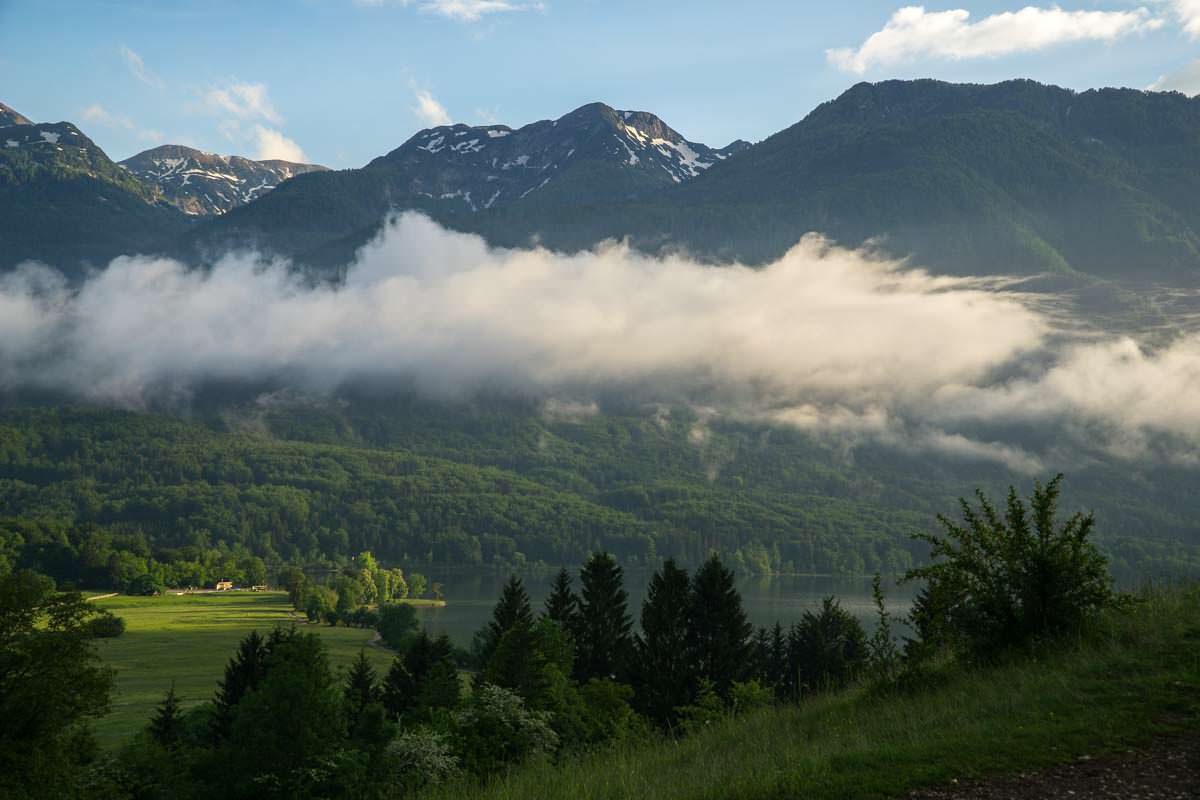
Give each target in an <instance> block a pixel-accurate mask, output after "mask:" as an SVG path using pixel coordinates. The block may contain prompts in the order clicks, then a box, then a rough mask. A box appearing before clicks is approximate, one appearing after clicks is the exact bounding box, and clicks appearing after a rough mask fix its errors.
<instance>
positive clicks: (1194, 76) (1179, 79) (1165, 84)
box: [1146, 61, 1200, 97]
mask: <svg viewBox="0 0 1200 800" xmlns="http://www.w3.org/2000/svg"><path fill="white" fill-rule="evenodd" d="M1146 88H1147V89H1148V90H1149V91H1152V92H1182V93H1183V94H1186V95H1188V96H1189V97H1194V96H1195V95H1198V94H1200V61H1193V62H1191V63H1189V64H1186V65H1185V66H1184V67H1183V68H1182V69H1178V70H1176V71H1175V72H1172V73H1170V74H1169V75H1163V76H1162V77H1160V78H1159V79H1158V80H1156V81H1155V82H1154V83H1152V84H1150V85H1149V86H1147V87H1146Z"/></svg>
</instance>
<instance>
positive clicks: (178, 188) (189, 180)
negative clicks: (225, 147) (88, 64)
mask: <svg viewBox="0 0 1200 800" xmlns="http://www.w3.org/2000/svg"><path fill="white" fill-rule="evenodd" d="M119 163H120V166H122V167H124V168H125V169H127V170H129V172H131V173H132V174H134V175H136V176H137V177H138V178H140V179H141V180H143V181H144V182H146V183H149V184H153V185H154V186H157V187H158V188H159V190H161V191H162V193H163V196H164V197H165V198H166V199H167V201H168V202H170V203H171V205H173V206H175V207H176V208H178V209H179V210H180V211H182V212H183V213H185V214H188V215H191V216H206V215H210V214H224V213H225V212H226V211H229V210H230V209H233V208H236V207H238V206H242V205H245V204H246V203H249V202H250V201H252V200H256V199H258V198H259V197H262V196H263V195H264V194H266V193H267V192H269V191H271V190H272V189H274V188H275V187H276V186H278V185H279V184H281V183H283V182H284V181H286V180H287V179H288V178H291V177H293V176H296V175H302V174H304V173H306V172H317V171H321V170H325V169H328V168H327V167H322V166H320V165H318V164H296V163H293V162H291V161H282V160H279V159H266V160H263V161H252V160H251V159H249V158H242V157H241V156H221V155H216V154H214V153H205V152H203V151H201V150H196V149H194V148H191V147H184V146H182V145H177V144H165V145H162V146H161V147H155V148H152V149H150V150H146V151H144V152H141V153H138V154H137V155H135V156H131V157H130V158H127V159H125V160H124V161H121V162H119Z"/></svg>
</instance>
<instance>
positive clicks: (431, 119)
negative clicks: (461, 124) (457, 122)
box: [412, 89, 453, 127]
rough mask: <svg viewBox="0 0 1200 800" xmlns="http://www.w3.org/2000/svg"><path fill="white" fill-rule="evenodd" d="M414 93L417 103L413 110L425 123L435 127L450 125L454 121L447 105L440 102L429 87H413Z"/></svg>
mask: <svg viewBox="0 0 1200 800" xmlns="http://www.w3.org/2000/svg"><path fill="white" fill-rule="evenodd" d="M413 94H414V96H415V97H416V100H417V104H416V105H415V106H413V108H412V112H413V113H414V114H416V116H417V119H419V120H421V122H422V123H423V124H425V125H427V126H429V127H435V126H438V125H449V124H451V123H452V122H453V120H452V119H451V118H450V112H448V111H446V107H445V106H443V105H442V104H441V103H439V102H438V101H437V100H436V99H435V98H434V96H433V95H432V94H430V93H429V90H428V89H413Z"/></svg>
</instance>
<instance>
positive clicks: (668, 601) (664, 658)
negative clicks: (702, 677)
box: [635, 559, 696, 726]
mask: <svg viewBox="0 0 1200 800" xmlns="http://www.w3.org/2000/svg"><path fill="white" fill-rule="evenodd" d="M692 602H693V599H692V592H691V583H690V582H689V580H688V574H687V570H685V569H682V568H680V567H679V566H678V565H677V564H676V563H675V561H674V560H673V559H667V560H666V561H664V562H663V565H662V567H661V568H660V569H659V570H658V571H656V572H655V573H654V575H653V577H651V579H650V585H649V586H648V587H647V589H646V600H645V602H644V603H643V604H642V617H641V622H642V630H641V632H640V633H639V634H638V635H637V636H636V637H635V650H636V653H637V662H636V663H637V668H636V678H635V686H636V687H637V696H636V701H637V707H638V709H639V710H640V711H641V712H642V713H643V714H646V715H647V716H648V717H650V719H652V720H654V721H655V722H656V723H658V724H659V725H664V726H671V725H673V724H674V722H675V712H676V709H677V708H680V707H682V706H684V705H686V704H687V703H688V701H689V700H690V699H691V695H692V692H693V690H694V688H695V683H696V675H695V672H694V665H693V662H692V658H691V651H690V650H689V646H688V620H689V614H690V613H691V610H692Z"/></svg>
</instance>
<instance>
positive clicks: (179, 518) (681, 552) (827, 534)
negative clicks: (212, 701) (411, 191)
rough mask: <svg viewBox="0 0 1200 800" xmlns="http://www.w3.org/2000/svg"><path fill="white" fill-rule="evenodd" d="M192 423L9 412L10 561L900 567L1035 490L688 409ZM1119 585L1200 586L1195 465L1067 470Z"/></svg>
mask: <svg viewBox="0 0 1200 800" xmlns="http://www.w3.org/2000/svg"><path fill="white" fill-rule="evenodd" d="M192 419H193V421H191V422H188V421H184V420H181V419H177V418H171V417H165V416H157V415H150V414H135V413H129V412H118V411H106V410H98V409H89V408H54V409H48V408H13V409H10V410H8V411H6V412H4V413H3V414H0V503H2V504H3V512H2V513H3V514H4V515H6V519H5V520H4V521H3V522H0V535H3V540H2V547H0V558H4V559H5V560H6V561H8V562H9V563H16V564H22V565H27V566H31V567H34V568H36V569H39V570H41V571H44V572H47V573H49V574H52V575H55V576H56V577H59V578H60V579H64V580H74V581H79V582H81V583H83V584H84V585H88V586H95V587H97V588H99V587H111V586H124V585H126V584H127V583H128V582H129V581H131V580H133V579H134V578H136V577H137V576H138V575H140V574H144V573H146V572H150V573H153V574H155V575H156V576H157V577H158V578H159V579H160V580H162V581H165V582H167V583H182V584H184V585H196V584H200V583H204V582H207V581H210V580H212V579H214V577H215V575H216V574H217V573H224V574H229V573H232V574H238V571H239V570H242V569H243V568H244V566H243V565H245V564H246V563H247V562H248V560H250V559H258V558H261V559H263V560H264V561H266V562H267V564H268V565H273V566H278V565H279V564H281V563H283V562H291V563H308V564H329V563H336V562H338V561H340V560H342V559H345V558H348V557H350V556H352V555H355V554H357V553H359V552H361V551H363V550H371V551H372V552H374V553H375V554H376V555H377V556H378V557H379V558H380V559H382V560H383V561H384V562H390V563H399V562H405V563H436V564H461V565H499V566H503V567H514V566H520V565H523V564H532V563H536V562H542V563H545V564H551V565H557V564H564V563H572V562H575V561H579V560H582V559H583V558H584V557H585V556H586V554H587V553H588V552H590V551H593V550H596V549H607V550H609V551H611V552H613V553H615V554H616V555H617V556H618V557H619V558H620V559H621V560H622V562H623V563H625V564H627V565H629V566H634V567H636V566H642V565H651V564H654V563H656V561H657V560H658V559H660V558H662V557H664V556H668V555H670V556H676V557H679V558H682V559H683V560H684V561H685V562H687V563H698V562H699V561H701V560H703V558H704V557H705V555H706V554H707V553H708V552H710V551H712V550H716V551H718V552H720V553H722V554H723V555H724V556H725V557H726V558H727V559H728V560H729V561H730V562H731V563H732V564H734V565H735V566H736V567H737V568H738V569H739V571H742V572H743V573H746V572H749V573H762V572H818V573H850V574H864V573H870V572H874V571H876V570H878V571H883V572H888V573H891V572H896V571H899V570H903V569H905V568H907V567H908V566H909V565H911V564H912V563H913V562H914V561H916V560H921V559H923V557H924V550H923V549H922V546H921V545H919V544H918V543H914V542H913V541H912V540H911V539H910V535H911V534H912V533H913V532H915V531H918V530H924V529H927V528H928V526H930V525H931V524H933V518H934V515H935V513H936V512H937V511H939V510H941V509H943V508H947V507H950V506H951V505H952V504H953V502H954V499H955V498H956V497H958V496H961V495H964V494H968V493H969V492H970V491H971V490H972V489H973V487H975V486H977V485H979V486H984V487H987V488H989V489H990V490H992V491H999V490H1001V489H1003V487H1005V486H1006V485H1007V484H1008V483H1010V482H1019V481H1020V480H1023V479H1024V478H1023V476H1019V475H1014V474H1011V473H1008V472H1007V471H1006V470H1004V469H1002V468H1000V467H998V466H994V465H988V464H986V463H982V462H970V461H959V460H950V459H938V458H934V457H931V456H928V455H921V454H907V453H905V452H903V451H902V450H899V449H893V448H884V447H865V446H864V447H861V448H859V449H857V450H854V451H852V452H847V451H845V450H844V449H841V448H839V447H835V446H831V445H826V444H823V443H821V442H819V441H815V440H813V439H811V438H809V437H808V436H805V435H802V434H800V433H798V432H795V431H788V430H783V429H768V428H764V427H757V426H746V425H733V424H713V425H710V426H708V427H707V428H706V432H705V435H704V437H703V438H704V441H703V444H702V445H698V444H697V443H696V442H697V439H696V438H695V437H694V436H693V435H692V432H693V430H695V429H696V428H697V426H698V425H699V424H700V421H699V420H698V419H697V418H696V417H695V415H694V414H692V413H690V412H688V411H686V410H682V409H675V410H672V411H671V412H670V413H668V414H664V413H662V412H654V413H651V412H637V411H624V412H621V411H619V410H614V411H612V412H608V413H597V414H594V415H589V416H584V417H580V418H574V419H567V418H554V417H552V416H547V415H545V414H543V413H540V412H539V411H538V409H536V408H533V407H523V406H521V405H520V404H516V403H505V402H500V401H496V402H492V403H483V402H480V403H477V404H474V405H472V406H454V405H449V406H445V405H438V404H434V403H425V402H422V401H418V400H413V399H409V400H405V399H403V398H401V399H399V400H396V401H389V402H388V403H387V404H386V405H385V404H383V403H382V401H377V402H372V401H370V400H369V399H366V400H364V399H356V400H354V401H353V402H329V403H302V402H297V403H294V404H280V405H276V406H274V407H270V408H267V409H265V410H264V409H263V408H261V407H258V406H255V405H253V404H246V405H237V404H224V405H222V406H220V407H212V408H210V409H209V410H207V411H199V412H197V411H193V414H192ZM1061 468H1062V469H1063V470H1065V471H1067V472H1068V473H1069V474H1070V492H1069V496H1070V502H1071V505H1072V506H1073V507H1094V508H1095V509H1096V510H1097V512H1098V514H1099V516H1100V518H1101V520H1102V521H1103V523H1104V524H1103V525H1102V526H1101V530H1102V531H1103V535H1102V538H1101V540H1100V544H1101V546H1102V547H1103V548H1104V549H1105V550H1106V552H1107V553H1108V554H1109V555H1111V556H1112V557H1113V559H1114V564H1115V567H1116V569H1117V571H1118V573H1119V574H1120V573H1122V572H1131V571H1133V572H1136V573H1137V574H1138V575H1141V576H1145V575H1149V574H1156V573H1170V574H1179V573H1181V572H1183V573H1190V572H1197V571H1200V524H1198V523H1197V519H1200V515H1198V514H1197V513H1196V512H1197V506H1196V499H1195V497H1194V493H1192V492H1190V490H1189V488H1188V487H1190V486H1191V482H1192V476H1191V475H1190V474H1189V472H1188V471H1187V470H1186V469H1184V468H1180V469H1169V468H1156V469H1149V468H1146V469H1143V470H1142V471H1141V472H1139V473H1138V474H1136V475H1131V474H1130V473H1129V472H1128V470H1127V469H1126V468H1125V467H1124V466H1123V465H1121V464H1113V465H1110V466H1103V465H1095V464H1093V465H1091V466H1088V467H1086V468H1085V467H1083V466H1079V467H1078V468H1075V465H1073V464H1063V465H1061Z"/></svg>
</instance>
